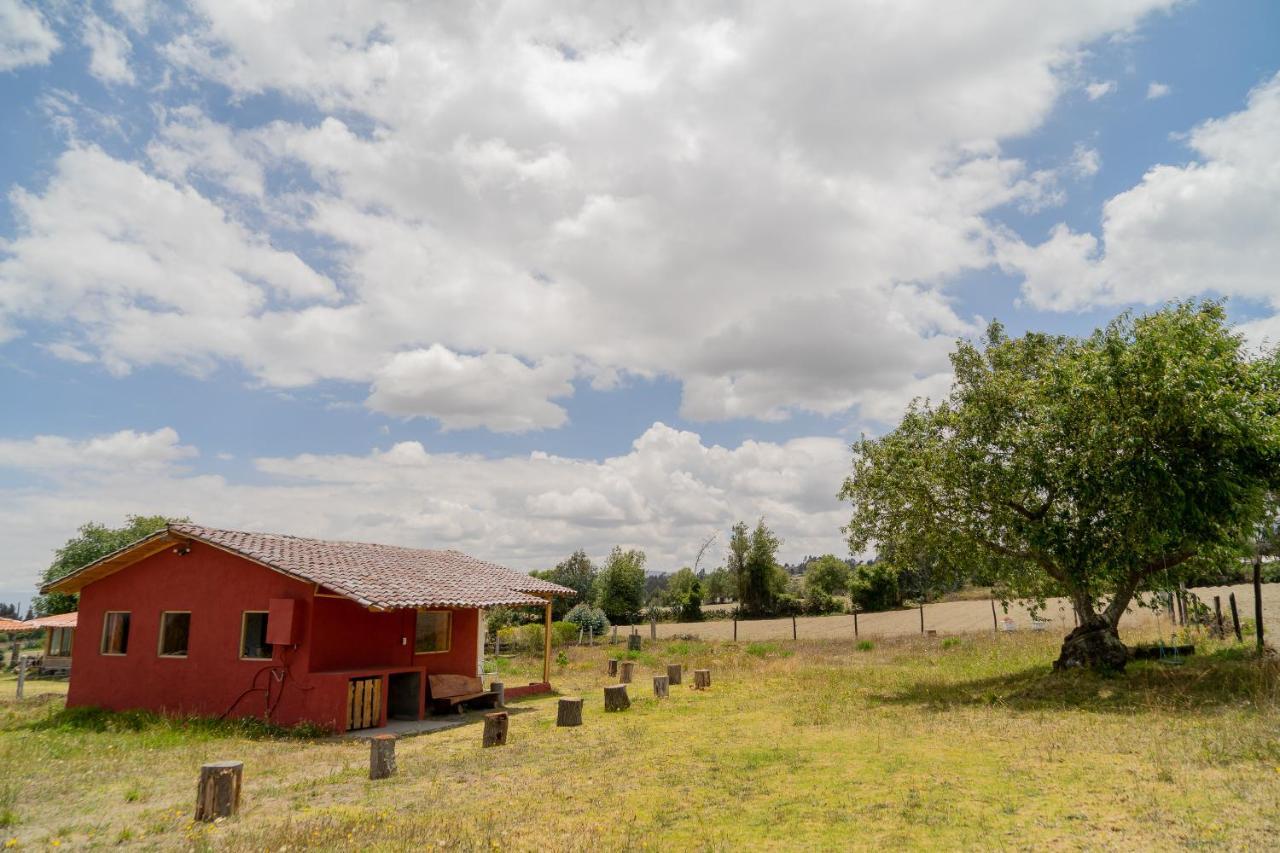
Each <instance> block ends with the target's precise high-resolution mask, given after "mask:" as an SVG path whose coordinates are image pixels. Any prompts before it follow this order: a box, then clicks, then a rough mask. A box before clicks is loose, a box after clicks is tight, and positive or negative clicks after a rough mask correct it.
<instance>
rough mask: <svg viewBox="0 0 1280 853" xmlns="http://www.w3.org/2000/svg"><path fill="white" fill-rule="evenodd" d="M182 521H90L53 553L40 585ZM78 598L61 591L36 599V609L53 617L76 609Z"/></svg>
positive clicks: (158, 517)
mask: <svg viewBox="0 0 1280 853" xmlns="http://www.w3.org/2000/svg"><path fill="white" fill-rule="evenodd" d="M186 520H187V519H185V518H173V519H170V518H165V517H164V516H162V515H131V516H128V517H127V518H126V519H125V524H124V526H123V527H107V526H106V525H103V524H98V523H97V522H96V521H90V522H88V523H87V524H84V525H82V526H81V527H80V530H79V531H78V532H77V534H76V535H75V536H74V537H73V538H71V539H68V540H67V543H66V544H65V545H63V546H62V547H61V548H59V549H58V550H57V551H55V552H54V555H53V562H52V563H50V564H49V567H48V568H46V569H45V570H44V572H43V573H42V574H41V576H40V584H41V586H43V585H44V584H47V583H50V582H51V581H56V580H57V579H58V578H61V577H65V576H67V575H69V574H71V573H72V572H74V571H75V570H76V569H79V568H83V567H84V566H87V565H89V564H90V563H92V562H93V561H94V560H99V559H101V558H103V557H105V556H107V555H108V554H110V553H112V552H113V551H119V550H120V549H121V548H123V547H125V546H126V545H130V544H132V543H134V542H136V541H138V540H139V539H142V538H143V537H146V536H150V535H151V534H152V533H155V532H156V531H158V530H163V529H164V528H165V526H166V525H167V524H169V523H170V522H171V521H172V522H175V523H176V522H181V521H186ZM78 599H79V596H76V595H65V594H63V593H60V592H54V593H50V594H48V595H38V596H36V598H35V602H34V605H35V610H36V613H37V614H39V615H40V616H52V615H54V614H56V613H70V612H72V611H74V610H75V609H76V607H77V601H78Z"/></svg>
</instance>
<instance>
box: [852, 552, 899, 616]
mask: <svg viewBox="0 0 1280 853" xmlns="http://www.w3.org/2000/svg"><path fill="white" fill-rule="evenodd" d="M852 574H853V577H852V578H851V579H850V582H849V595H850V597H851V598H852V599H853V603H854V604H855V605H856V606H858V607H859V608H861V609H862V610H866V611H877V610H890V609H892V608H894V607H897V606H898V604H899V603H900V602H901V600H902V598H901V595H900V593H899V591H898V572H897V570H896V569H894V568H893V567H892V566H890V565H889V564H888V563H885V562H878V563H864V564H862V565H860V566H857V567H856V568H854V570H853V573H852Z"/></svg>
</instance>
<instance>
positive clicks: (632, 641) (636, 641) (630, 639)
mask: <svg viewBox="0 0 1280 853" xmlns="http://www.w3.org/2000/svg"><path fill="white" fill-rule="evenodd" d="M640 643H641V640H640V635H639V634H628V635H627V651H629V652H638V651H640V648H641V646H640Z"/></svg>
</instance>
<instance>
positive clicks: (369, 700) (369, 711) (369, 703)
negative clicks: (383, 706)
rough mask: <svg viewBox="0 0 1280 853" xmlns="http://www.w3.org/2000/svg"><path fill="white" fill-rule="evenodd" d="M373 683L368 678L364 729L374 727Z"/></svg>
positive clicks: (366, 681)
mask: <svg viewBox="0 0 1280 853" xmlns="http://www.w3.org/2000/svg"><path fill="white" fill-rule="evenodd" d="M372 719H373V682H372V681H371V680H370V679H368V678H366V679H365V680H364V728H366V729H367V728H369V726H371V725H373V723H372V722H371V720H372Z"/></svg>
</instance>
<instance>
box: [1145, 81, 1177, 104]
mask: <svg viewBox="0 0 1280 853" xmlns="http://www.w3.org/2000/svg"><path fill="white" fill-rule="evenodd" d="M1172 91H1173V89H1172V88H1170V87H1169V86H1168V85H1166V84H1164V83H1157V82H1156V81H1155V80H1152V81H1151V82H1150V83H1149V84H1147V100H1149V101H1154V100H1155V99H1156V98H1163V97H1164V96H1165V95H1167V94H1169V93H1170V92H1172Z"/></svg>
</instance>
